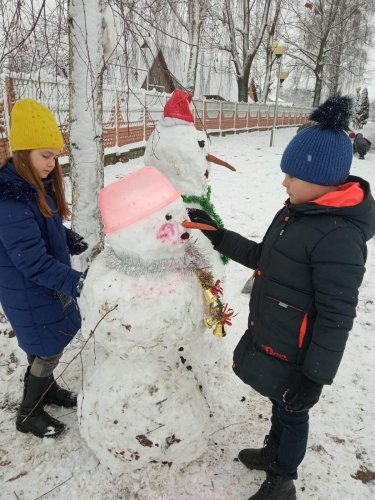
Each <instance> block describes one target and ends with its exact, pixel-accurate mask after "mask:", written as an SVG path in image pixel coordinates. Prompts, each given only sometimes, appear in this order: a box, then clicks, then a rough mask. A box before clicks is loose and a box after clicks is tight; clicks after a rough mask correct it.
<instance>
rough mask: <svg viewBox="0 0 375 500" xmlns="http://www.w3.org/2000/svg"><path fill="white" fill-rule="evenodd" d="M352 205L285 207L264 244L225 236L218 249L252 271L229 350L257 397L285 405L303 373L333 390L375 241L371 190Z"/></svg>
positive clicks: (361, 182)
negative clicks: (240, 330) (244, 316)
mask: <svg viewBox="0 0 375 500" xmlns="http://www.w3.org/2000/svg"><path fill="white" fill-rule="evenodd" d="M347 182H348V183H359V185H360V187H361V188H362V190H363V193H364V199H363V201H362V202H361V203H358V204H356V205H354V206H340V207H334V206H326V205H319V204H316V203H313V202H311V203H304V204H300V205H292V204H290V202H289V201H288V202H287V203H286V205H285V207H284V208H283V209H282V210H280V211H279V212H278V213H277V214H276V216H275V218H274V220H273V222H272V224H271V225H270V227H269V228H268V230H267V233H266V235H265V236H264V239H263V241H262V242H261V243H256V242H254V241H251V240H248V239H246V238H244V237H243V236H241V235H239V234H237V233H234V232H233V231H228V230H224V234H223V238H222V240H221V241H220V242H219V243H218V244H217V245H216V246H215V248H216V249H217V250H218V251H219V252H220V253H222V254H224V255H227V256H228V257H230V258H231V259H233V260H234V261H236V262H239V263H240V264H243V265H245V266H247V267H250V268H252V269H256V272H255V273H254V276H255V279H254V286H253V290H252V293H251V299H250V314H249V321H248V329H247V330H246V332H245V334H244V335H243V337H242V338H241V340H240V342H239V344H238V345H237V347H236V349H235V351H234V356H233V359H234V366H233V368H234V371H235V373H236V374H237V375H238V376H239V377H240V378H241V379H242V380H243V381H244V382H245V383H247V384H249V385H250V386H251V387H253V388H254V389H255V390H256V391H258V392H259V393H261V394H263V395H264V396H267V397H269V398H271V399H275V400H277V401H280V402H281V401H282V395H283V393H284V392H285V390H286V389H287V388H288V387H289V386H290V385H291V384H292V383H293V382H295V381H296V379H297V377H298V376H299V374H300V373H301V372H302V373H303V374H304V375H305V376H307V377H308V378H310V379H311V380H313V381H315V382H317V383H319V384H331V383H332V381H333V379H334V377H335V375H336V372H337V369H338V367H339V364H340V361H341V358H342V355H343V352H344V349H345V344H346V341H347V338H348V335H349V332H350V330H351V329H352V326H353V319H354V317H355V314H356V306H357V300H358V288H359V286H360V284H361V282H362V278H363V275H364V272H365V262H366V257H367V248H366V241H367V240H369V239H370V238H372V237H373V236H374V234H375V203H374V199H373V197H372V195H371V192H370V187H369V184H368V183H367V182H366V181H364V180H363V179H360V178H359V177H349V178H348V180H347Z"/></svg>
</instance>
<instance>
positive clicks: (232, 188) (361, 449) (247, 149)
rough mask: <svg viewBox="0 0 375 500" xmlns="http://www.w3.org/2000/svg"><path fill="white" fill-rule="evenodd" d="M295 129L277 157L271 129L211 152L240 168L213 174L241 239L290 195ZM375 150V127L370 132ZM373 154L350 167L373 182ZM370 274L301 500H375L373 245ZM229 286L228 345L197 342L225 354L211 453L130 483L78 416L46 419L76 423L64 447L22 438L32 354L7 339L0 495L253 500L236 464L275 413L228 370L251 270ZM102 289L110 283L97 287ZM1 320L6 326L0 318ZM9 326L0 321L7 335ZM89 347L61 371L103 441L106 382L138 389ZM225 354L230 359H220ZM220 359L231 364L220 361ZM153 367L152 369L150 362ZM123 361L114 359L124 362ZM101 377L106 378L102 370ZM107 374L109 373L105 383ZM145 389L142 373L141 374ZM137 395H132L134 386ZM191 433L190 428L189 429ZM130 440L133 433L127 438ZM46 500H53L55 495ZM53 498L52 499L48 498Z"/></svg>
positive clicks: (30, 499) (284, 134) (315, 417)
mask: <svg viewBox="0 0 375 500" xmlns="http://www.w3.org/2000/svg"><path fill="white" fill-rule="evenodd" d="M295 131H296V129H295V128H291V129H282V130H277V131H276V136H275V143H276V145H275V146H274V147H273V148H269V146H268V144H269V132H254V133H250V134H240V135H230V136H226V137H214V138H212V139H211V148H210V149H211V152H212V154H214V155H217V156H219V157H220V158H222V159H224V160H226V161H228V162H230V163H232V164H234V165H235V166H236V168H237V173H233V172H230V171H229V170H227V169H216V168H215V169H214V168H213V169H212V171H211V177H210V178H211V185H212V190H213V202H214V204H215V206H216V208H217V210H218V212H219V213H220V215H221V216H222V218H223V220H224V222H225V225H226V227H228V228H229V229H233V230H235V231H238V232H240V233H241V234H243V235H244V236H247V237H249V238H253V239H254V240H256V241H260V239H261V238H262V236H263V234H264V232H265V230H266V229H267V227H268V225H269V223H270V222H271V220H272V218H273V216H274V213H275V212H276V210H278V209H279V208H280V207H281V206H282V203H283V201H284V200H285V198H286V195H285V190H284V188H283V187H282V186H281V182H282V178H283V177H282V174H281V172H280V169H279V163H280V158H281V154H282V151H283V149H284V148H285V146H286V144H287V143H288V141H289V140H290V139H291V138H292V137H293V135H294V134H295ZM363 133H364V135H365V136H366V137H368V138H369V139H370V140H371V141H372V142H373V141H374V138H375V137H374V136H375V124H373V123H370V124H369V125H367V126H366V127H365V129H364V131H363ZM374 156H375V155H374V152H373V150H370V152H369V154H368V155H367V156H366V159H365V161H360V160H359V159H358V158H357V157H356V158H354V161H353V167H352V173H353V174H354V175H359V176H362V177H364V178H365V179H367V180H369V181H370V183H371V184H372V185H373V186H374V185H375V169H374V159H375V158H374ZM143 165H144V160H143V158H138V159H136V160H133V161H131V162H128V163H126V164H121V163H118V164H116V165H114V166H111V167H106V169H105V183H106V184H108V183H110V182H113V181H115V180H116V179H120V178H121V177H123V176H124V175H126V174H128V173H129V172H132V171H135V170H137V169H139V168H141V167H142V166H143ZM368 250H369V253H368V261H367V273H366V275H365V278H364V281H363V285H362V287H361V290H360V299H359V305H358V317H357V319H356V321H355V324H354V328H353V330H352V332H351V334H350V337H349V340H348V343H347V347H346V352H345V355H344V359H343V361H342V363H341V366H340V368H339V372H338V375H337V377H336V379H335V381H334V384H333V385H332V386H329V387H325V388H324V391H323V395H322V397H321V400H320V402H319V403H318V405H317V406H315V407H314V408H313V409H312V410H311V418H310V437H309V443H308V451H307V454H306V457H305V459H304V461H303V463H302V465H301V466H300V469H299V479H298V480H297V481H296V487H297V492H298V497H299V499H314V500H326V499H328V498H329V499H331V500H346V499H349V498H360V499H371V498H374V497H375V485H374V472H375V463H374V457H375V438H374V433H373V422H374V419H375V395H374V394H375V393H374V391H373V382H371V381H372V380H374V376H375V373H374V372H375V365H374V362H373V349H372V347H373V330H374V324H373V323H374V319H375V316H374V309H375V306H374V295H375V294H374V292H375V285H374V281H373V276H374V274H375V241H374V239H372V240H371V241H369V242H368ZM226 267H227V269H226V274H227V279H226V283H225V286H224V292H225V295H226V300H227V301H228V302H229V304H230V306H231V307H233V308H234V310H235V312H237V313H238V314H237V316H236V317H235V318H234V319H233V326H232V327H228V329H227V336H226V337H225V338H223V339H222V338H216V337H213V336H212V334H211V333H210V332H206V334H207V333H208V337H204V338H202V339H201V340H197V342H196V349H197V351H198V352H197V353H196V355H197V357H198V354H199V355H200V357H201V358H200V359H201V360H202V361H203V360H204V357H205V354H206V353H207V352H208V350H209V346H210V345H212V346H214V348H215V349H216V350H217V351H218V352H219V353H220V363H219V364H218V366H216V367H215V369H214V370H213V373H214V376H213V377H212V378H211V379H210V380H209V381H208V384H209V389H210V393H209V400H208V404H209V406H210V410H211V415H212V416H211V418H210V419H209V420H210V421H209V426H208V429H207V432H206V434H205V439H206V441H207V446H206V448H205V451H204V453H203V455H202V456H201V457H200V458H198V459H196V460H194V461H192V462H191V463H188V464H184V465H182V464H179V465H176V464H174V463H173V464H168V463H166V464H165V465H159V464H149V465H147V466H144V467H142V468H140V469H139V470H134V471H131V472H128V471H127V472H126V473H123V474H118V472H113V473H111V472H110V471H109V470H108V468H107V467H105V465H104V464H102V463H100V462H99V461H98V459H97V458H96V457H95V455H94V454H93V452H92V451H91V450H90V448H89V447H88V446H87V444H86V442H85V440H84V439H82V438H81V436H80V433H79V419H80V418H82V417H81V415H80V413H78V417H77V414H76V412H75V411H71V410H64V409H60V408H59V409H58V408H54V407H51V408H50V409H49V411H50V413H51V414H52V415H53V416H55V417H57V418H59V419H61V420H62V421H63V422H64V423H66V424H67V426H68V431H67V432H66V434H65V435H64V436H62V437H61V438H59V439H57V440H52V439H47V438H46V439H43V440H40V439H39V438H37V437H34V436H31V435H28V434H21V433H19V432H17V431H16V429H15V412H16V409H17V406H18V403H19V400H20V398H21V393H22V379H23V373H24V370H25V366H26V357H25V355H24V354H23V352H22V351H21V350H20V349H19V348H18V346H17V342H16V339H15V338H8V337H7V335H5V334H3V335H1V336H0V342H1V353H0V381H1V383H0V394H1V399H0V400H1V408H2V410H3V411H2V413H1V416H0V423H1V434H0V477H1V479H2V490H1V497H2V498H4V499H8V498H9V499H11V498H17V497H18V498H19V499H20V500H35V499H36V498H38V497H40V496H41V495H44V494H45V495H44V496H43V498H46V499H63V498H71V499H73V500H75V499H77V500H78V499H80V500H81V499H82V500H86V499H87V500H89V499H90V500H107V499H108V500H109V499H111V500H112V499H115V498H119V499H120V498H121V499H142V500H143V499H144V500H146V499H147V500H174V499H177V498H179V499H181V500H185V499H186V500H187V499H190V498H194V499H198V500H203V499H204V500H206V499H220V500H222V499H230V498H236V499H244V500H245V499H246V498H248V497H249V496H250V495H251V494H253V493H254V492H255V491H257V489H258V487H259V485H260V484H261V482H262V481H263V479H264V477H265V474H264V473H262V472H257V471H249V470H247V469H246V468H245V467H244V466H242V465H241V464H240V463H239V462H238V461H237V460H236V457H237V454H238V451H239V450H240V449H241V448H243V447H247V446H261V445H262V443H263V438H264V435H265V434H266V433H267V431H268V429H269V425H270V422H269V417H270V410H271V405H270V403H269V402H268V401H267V400H266V399H265V398H263V397H261V396H259V395H258V394H256V393H255V392H254V391H252V389H250V388H249V387H248V386H246V385H244V384H243V383H242V382H241V381H240V380H239V379H237V378H236V376H235V375H234V374H233V372H232V370H231V356H232V352H233V349H234V347H235V345H236V344H237V342H238V340H239V339H240V336H241V335H242V333H243V332H244V330H245V325H246V321H247V312H248V296H246V295H241V293H240V290H241V288H242V286H243V284H244V283H245V281H246V280H247V278H248V277H249V275H250V273H251V271H250V270H248V269H246V268H244V267H241V266H240V265H238V264H236V263H234V262H230V263H229V264H228V266H226ZM93 286H96V287H97V289H98V291H99V292H100V290H101V287H102V283H101V281H100V280H97V281H96V283H95V284H94V285H93ZM0 319H1V318H0ZM7 328H9V325H7V324H6V323H3V322H1V323H0V330H1V331H4V330H6V329H7ZM84 345H85V344H84V339H83V338H82V337H80V338H78V339H77V340H76V341H74V343H72V344H71V345H70V346H69V347H68V348H67V349H66V351H65V354H64V357H63V362H62V363H61V370H63V369H65V368H66V367H67V365H66V363H69V362H70V361H71V360H72V359H73V357H74V356H76V359H75V360H74V361H73V362H72V363H71V365H70V366H68V368H67V370H66V371H65V373H64V375H63V379H64V381H65V382H66V383H67V384H68V385H69V387H70V388H71V389H74V390H76V391H77V392H79V391H80V389H81V387H82V374H83V378H84V381H86V378H87V382H89V381H90V380H91V377H93V378H92V384H93V386H95V387H97V394H96V397H97V398H98V399H100V398H101V397H102V398H103V404H104V406H105V407H106V409H107V414H106V424H105V425H103V426H102V429H101V432H102V435H103V438H105V439H107V438H108V436H107V434H106V428H107V426H108V432H109V431H110V427H109V423H110V421H111V419H112V418H113V420H115V419H116V415H114V413H113V406H114V403H115V402H116V401H115V400H114V399H113V398H112V397H111V391H110V390H109V384H110V383H112V385H113V386H115V387H121V384H122V383H123V384H124V388H128V387H130V385H129V380H128V379H127V374H126V373H123V372H121V371H120V372H118V373H117V376H116V379H115V380H113V381H112V382H111V381H110V380H108V376H107V374H106V373H107V372H106V371H105V370H104V368H105V366H101V364H100V363H98V371H97V372H96V375H91V374H90V372H89V370H86V368H87V366H86V365H85V364H84V365H83V366H82V365H81V362H80V356H79V355H78V353H79V350H80V349H81V348H82V347H83V346H84ZM96 348H97V349H98V351H97V359H98V360H100V359H101V352H100V350H101V347H100V346H96V345H95V343H94V341H93V339H92V340H91V341H88V343H87V345H86V346H85V350H84V356H83V359H85V358H86V357H87V356H90V355H94V353H95V349H96ZM221 355H222V357H221ZM222 360H224V361H222ZM144 361H146V360H144ZM117 362H118V359H117V358H116V359H115V358H113V363H114V364H117ZM100 369H102V371H101V372H100ZM100 373H102V374H103V378H102V380H101V377H100ZM134 376H135V377H136V378H137V383H138V381H140V382H141V380H142V372H141V371H139V372H137V373H136V374H135V375H134ZM134 390H135V388H134ZM192 431H194V429H192ZM124 439H125V436H124ZM47 492H49V493H47ZM46 493H47V494H46Z"/></svg>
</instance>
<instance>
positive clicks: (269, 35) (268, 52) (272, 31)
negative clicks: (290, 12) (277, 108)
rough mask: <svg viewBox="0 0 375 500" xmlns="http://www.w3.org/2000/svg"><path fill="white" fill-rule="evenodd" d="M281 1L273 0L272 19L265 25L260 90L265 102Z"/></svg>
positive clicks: (269, 85) (268, 89)
mask: <svg viewBox="0 0 375 500" xmlns="http://www.w3.org/2000/svg"><path fill="white" fill-rule="evenodd" d="M282 3H283V0H276V1H275V2H273V5H271V7H272V13H271V16H270V19H272V22H270V23H269V24H268V25H267V31H266V36H265V41H264V45H265V69H266V73H265V75H264V82H263V87H262V91H261V98H260V101H261V102H266V100H267V97H268V94H269V91H270V87H271V75H272V68H273V64H274V62H275V60H276V57H275V56H274V55H273V53H272V45H273V43H274V42H275V41H277V38H278V35H279V30H278V25H279V18H280V11H281V6H282Z"/></svg>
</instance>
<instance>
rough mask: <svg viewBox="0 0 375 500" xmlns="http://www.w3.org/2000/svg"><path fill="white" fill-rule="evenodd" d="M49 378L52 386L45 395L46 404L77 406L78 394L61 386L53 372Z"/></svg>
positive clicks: (67, 406) (66, 406)
mask: <svg viewBox="0 0 375 500" xmlns="http://www.w3.org/2000/svg"><path fill="white" fill-rule="evenodd" d="M48 380H49V384H48V385H50V386H51V387H50V388H49V389H48V392H47V394H46V395H45V397H44V404H46V405H57V406H64V407H65V408H73V407H74V406H77V394H75V393H74V392H71V391H68V390H66V389H63V388H62V387H60V386H59V385H58V384H57V382H56V381H55V378H54V376H53V374H52V375H51V376H50V377H49V379H48ZM51 384H52V385H51Z"/></svg>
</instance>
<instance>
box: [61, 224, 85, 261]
mask: <svg viewBox="0 0 375 500" xmlns="http://www.w3.org/2000/svg"><path fill="white" fill-rule="evenodd" d="M65 230H66V243H67V245H68V248H69V253H70V255H80V254H81V253H83V252H85V251H86V250H87V249H88V247H89V246H88V244H87V243H86V241H84V239H83V236H80V235H79V234H78V233H76V232H75V231H72V230H71V229H68V228H65Z"/></svg>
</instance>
